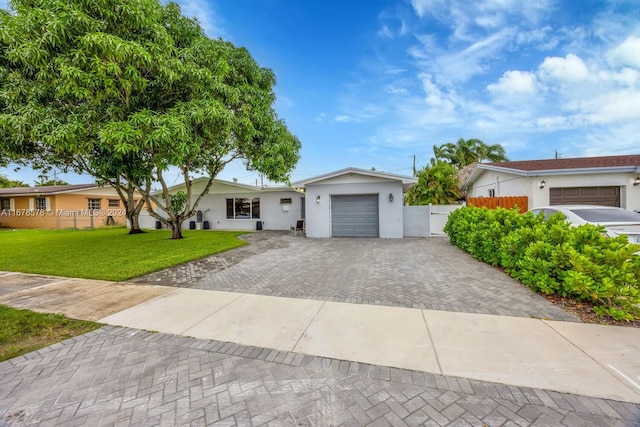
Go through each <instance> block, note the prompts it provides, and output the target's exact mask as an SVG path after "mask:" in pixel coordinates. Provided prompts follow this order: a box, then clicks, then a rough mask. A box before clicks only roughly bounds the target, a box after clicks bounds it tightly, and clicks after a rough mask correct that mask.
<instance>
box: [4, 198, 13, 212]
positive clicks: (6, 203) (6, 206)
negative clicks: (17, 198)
mask: <svg viewBox="0 0 640 427" xmlns="http://www.w3.org/2000/svg"><path fill="white" fill-rule="evenodd" d="M2 210H3V211H9V210H11V199H2Z"/></svg>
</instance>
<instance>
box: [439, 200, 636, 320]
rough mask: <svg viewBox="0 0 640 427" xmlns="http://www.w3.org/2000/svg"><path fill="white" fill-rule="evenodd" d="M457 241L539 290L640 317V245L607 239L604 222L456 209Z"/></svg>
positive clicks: (452, 223) (618, 315) (450, 225)
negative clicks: (577, 222) (572, 223)
mask: <svg viewBox="0 0 640 427" xmlns="http://www.w3.org/2000/svg"><path fill="white" fill-rule="evenodd" d="M444 230H445V232H446V233H447V235H448V236H449V239H450V240H451V243H452V244H454V245H456V246H458V247H459V248H461V249H463V250H465V251H467V252H469V253H470V254H471V255H473V256H474V257H475V258H478V259H480V260H482V261H484V262H486V263H489V264H492V265H496V266H500V267H502V268H503V269H504V270H505V271H506V272H507V273H509V274H510V275H511V276H512V277H513V278H515V279H517V280H519V281H520V282H522V283H523V284H525V285H527V286H529V287H530V288H532V289H533V290H535V291H538V292H543V293H546V294H556V295H560V296H563V297H573V298H578V299H581V300H586V301H589V302H591V303H593V304H594V310H595V311H596V313H597V314H598V315H600V316H609V317H612V318H614V319H616V320H633V319H640V285H639V283H640V256H639V255H637V254H635V252H637V251H638V250H640V245H635V244H630V243H629V242H628V240H627V239H626V237H625V236H619V237H616V238H612V239H610V238H607V237H605V236H604V234H603V231H604V229H603V227H600V226H594V225H582V226H579V227H572V226H570V225H569V224H567V222H566V221H565V220H564V218H563V217H562V215H553V216H551V217H550V218H549V219H548V220H547V221H544V219H543V216H542V215H538V216H537V217H536V216H534V215H533V214H531V213H530V212H529V213H526V214H522V215H521V214H520V213H519V212H518V211H517V210H506V209H496V210H489V209H487V208H476V207H473V206H469V207H464V208H460V209H456V210H455V211H454V212H452V213H451V214H450V216H449V220H448V221H447V224H446V226H445V228H444Z"/></svg>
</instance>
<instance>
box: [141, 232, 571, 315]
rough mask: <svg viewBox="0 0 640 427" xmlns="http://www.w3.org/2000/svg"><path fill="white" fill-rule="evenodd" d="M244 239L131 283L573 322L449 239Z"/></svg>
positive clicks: (271, 235)
mask: <svg viewBox="0 0 640 427" xmlns="http://www.w3.org/2000/svg"><path fill="white" fill-rule="evenodd" d="M242 238H243V239H245V240H248V241H249V242H251V245H247V246H243V247H240V248H235V249H232V250H229V251H226V252H222V253H219V254H216V255H213V256H210V257H206V258H203V259H200V260H196V261H192V262H189V263H186V264H182V265H180V266H177V267H173V268H169V269H166V270H162V271H159V272H156V273H152V274H149V275H147V276H142V277H139V278H136V279H133V280H130V281H129V282H131V283H141V284H153V285H164V286H174V287H185V288H193V289H207V290H218V291H228V292H240V293H248V294H256V295H267V296H279V297H289V298H304V299H314V300H323V301H334V302H348V303H354V304H373V305H386V306H396V307H410V308H421V309H427V310H442V311H456V312H466V313H482V314H493V315H504V316H517V317H534V318H541V319H552V320H564V321H574V322H575V321H578V319H577V318H576V317H575V316H573V315H571V314H569V313H567V312H565V311H564V310H563V309H561V308H560V307H557V306H555V305H554V304H552V303H551V302H549V301H547V300H546V299H545V298H544V297H542V296H540V295H538V294H536V293H534V292H532V291H531V290H530V289H528V288H527V287H525V286H524V285H522V284H520V283H518V282H516V281H515V280H513V279H511V278H510V277H508V276H507V275H505V274H504V273H502V272H500V271H498V270H497V269H495V268H492V267H490V266H488V265H486V264H484V263H482V262H479V261H477V260H475V259H474V258H473V257H471V256H470V255H469V254H467V253H465V252H463V251H462V250H460V249H459V248H456V247H455V246H453V245H451V244H450V243H449V241H448V239H447V238H446V237H434V238H425V239H349V238H345V239H306V238H303V237H294V236H291V235H288V234H286V233H283V232H270V231H261V232H257V233H251V234H247V235H244V236H242Z"/></svg>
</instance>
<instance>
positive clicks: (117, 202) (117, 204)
mask: <svg viewBox="0 0 640 427" xmlns="http://www.w3.org/2000/svg"><path fill="white" fill-rule="evenodd" d="M109 207H110V208H119V207H120V200H118V199H109Z"/></svg>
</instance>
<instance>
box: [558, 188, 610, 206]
mask: <svg viewBox="0 0 640 427" xmlns="http://www.w3.org/2000/svg"><path fill="white" fill-rule="evenodd" d="M549 202H550V204H552V205H602V206H617V207H620V187H572V188H552V189H551V192H550V200H549Z"/></svg>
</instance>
